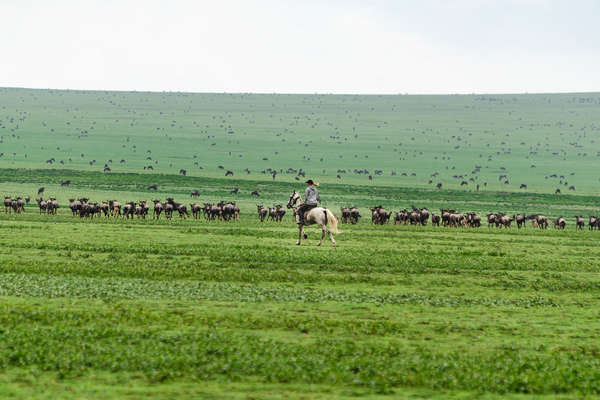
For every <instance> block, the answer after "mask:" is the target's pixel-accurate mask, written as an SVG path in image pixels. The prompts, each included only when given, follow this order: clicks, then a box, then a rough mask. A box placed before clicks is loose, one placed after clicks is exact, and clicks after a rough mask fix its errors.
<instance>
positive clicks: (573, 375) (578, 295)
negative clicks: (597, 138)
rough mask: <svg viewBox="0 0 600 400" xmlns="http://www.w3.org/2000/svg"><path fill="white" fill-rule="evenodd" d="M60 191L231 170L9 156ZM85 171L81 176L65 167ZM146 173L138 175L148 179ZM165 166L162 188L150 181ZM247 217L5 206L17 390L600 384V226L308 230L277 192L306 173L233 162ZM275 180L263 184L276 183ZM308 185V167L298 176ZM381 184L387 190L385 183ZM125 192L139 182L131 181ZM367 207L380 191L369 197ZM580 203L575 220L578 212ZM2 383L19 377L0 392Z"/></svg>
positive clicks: (4, 337) (346, 195)
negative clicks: (129, 169) (301, 231)
mask: <svg viewBox="0 0 600 400" xmlns="http://www.w3.org/2000/svg"><path fill="white" fill-rule="evenodd" d="M2 172H3V176H5V177H6V178H5V181H4V182H0V184H1V185H2V187H3V188H8V189H10V192H11V193H22V194H27V193H30V192H31V191H33V190H35V189H36V188H37V187H39V186H40V185H41V183H44V182H45V185H46V188H47V189H46V190H47V191H48V192H49V194H50V193H52V194H53V195H56V196H57V197H58V198H59V199H60V200H61V201H63V200H64V199H66V198H68V197H76V196H77V195H80V194H88V195H91V197H92V198H93V199H95V200H101V199H103V198H105V197H106V198H119V199H123V200H125V199H132V200H135V199H141V198H151V197H161V198H164V197H166V196H167V195H174V196H176V198H179V199H182V198H184V196H188V193H189V192H190V191H191V189H192V188H200V189H201V190H202V198H201V200H210V199H219V198H231V197H232V196H230V195H229V194H228V193H227V192H228V189H229V187H228V185H229V184H230V183H231V182H230V181H227V180H224V179H215V178H200V177H181V176H177V175H174V176H165V175H158V174H157V175H150V174H145V175H139V176H131V175H127V174H123V175H121V174H102V173H96V172H74V173H71V172H69V171H55V172H52V171H39V170H37V171H36V170H26V171H24V170H3V171H2ZM61 178H68V179H71V180H72V181H73V183H72V185H71V186H70V187H68V188H61V187H60V186H59V185H57V184H56V182H58V180H59V179H61ZM132 178H133V179H132ZM149 182H155V183H157V184H158V185H159V193H155V192H148V191H147V190H146V189H145V187H146V185H147V183H149ZM234 183H235V184H237V185H239V187H240V194H239V195H238V196H239V198H238V199H237V200H238V203H239V204H240V205H241V208H242V218H241V220H240V221H239V222H236V223H223V222H208V221H205V220H204V219H199V220H193V219H188V220H179V219H174V220H173V221H165V220H159V221H153V220H133V221H124V220H122V219H112V218H108V219H105V218H99V219H94V220H87V219H80V218H78V217H72V216H71V215H70V213H69V212H68V210H66V209H65V207H63V208H61V210H60V211H59V214H58V215H57V216H47V215H39V214H38V213H37V210H36V208H35V207H33V206H31V207H27V209H26V212H25V213H24V214H20V215H13V214H1V215H0V296H1V298H2V302H1V305H0V326H1V332H0V341H1V342H2V346H1V347H0V368H1V370H2V371H3V372H2V374H0V382H4V384H3V385H0V386H2V387H3V389H2V390H4V392H5V394H6V397H10V396H13V397H21V398H25V397H27V398H31V397H39V398H45V397H46V398H49V397H55V396H56V395H59V397H65V398H68V397H69V396H71V397H72V398H81V397H85V398H111V397H114V398H124V397H125V398H127V397H129V398H142V397H143V398H148V397H150V398H172V397H174V396H184V397H195V398H216V399H218V398H236V396H237V397H238V398H315V399H317V398H347V397H356V396H360V397H368V398H380V397H383V398H386V397H388V398H389V397H390V396H395V397H406V398H429V397H432V396H437V397H440V398H444V397H446V398H456V397H464V398H475V397H477V398H479V397H486V398H496V397H497V398H500V397H502V398H504V397H506V396H510V397H513V398H521V397H523V396H527V395H531V396H534V397H536V398H537V397H540V396H544V397H546V396H559V397H561V396H562V397H564V398H577V397H580V396H588V397H591V396H595V395H597V394H598V393H600V386H599V382H600V380H599V379H598V378H599V377H600V375H599V374H600V372H599V371H600V358H599V357H598V354H599V352H600V347H598V341H597V337H598V334H599V333H600V323H599V322H598V315H597V309H598V306H599V305H600V304H599V300H598V291H599V290H600V279H599V278H598V276H599V275H598V272H599V269H600V267H599V264H598V261H597V260H598V258H599V257H600V250H598V246H597V241H598V239H599V235H600V232H597V231H594V232H590V231H587V230H586V231H583V232H577V231H575V230H574V228H573V226H572V225H573V224H571V226H569V227H568V229H567V231H554V230H549V231H538V230H533V229H531V228H528V229H527V230H521V231H518V230H516V229H512V230H500V229H495V228H494V229H488V228H487V227H485V228H481V229H478V230H471V229H452V228H433V227H411V226H393V225H388V226H383V227H382V226H372V225H371V224H370V223H369V221H367V220H364V221H363V222H362V223H360V224H358V225H355V226H349V225H344V226H342V230H343V233H342V234H340V235H339V236H338V237H337V239H338V243H339V244H340V248H338V249H334V248H332V247H331V246H330V245H329V244H327V245H325V246H324V247H321V248H318V247H316V246H315V242H316V240H317V237H318V232H317V231H316V230H315V229H309V235H310V237H309V240H308V241H306V242H305V245H304V246H301V247H298V246H295V244H294V243H295V241H294V238H295V233H296V229H295V227H294V225H293V223H292V221H291V219H290V218H286V220H285V221H284V222H283V223H281V224H278V223H273V222H268V223H260V222H259V221H258V220H257V218H256V217H255V216H254V209H255V202H256V199H253V198H250V196H249V191H250V190H251V189H254V188H256V187H259V188H260V190H261V192H262V197H261V200H264V201H265V202H273V203H274V202H277V200H282V199H283V200H282V201H279V202H284V201H285V199H286V197H287V194H288V192H289V191H290V190H291V188H292V187H294V184H290V183H284V182H275V183H273V182H260V181H259V182H253V181H248V180H240V181H237V182H236V181H234ZM259 185H260V186H259ZM296 186H297V185H296ZM326 187H327V191H324V197H325V198H326V199H327V202H328V204H329V206H330V207H332V208H334V209H335V208H337V206H339V205H340V204H344V203H356V204H358V205H359V206H361V207H364V206H366V205H368V204H371V203H372V202H373V201H375V200H374V199H375V198H379V199H380V200H382V201H384V202H386V205H388V206H389V207H392V208H394V207H405V206H407V205H408V204H410V203H413V202H414V203H416V204H418V205H423V204H427V205H428V206H430V205H431V206H432V207H433V206H434V205H440V206H441V205H442V204H444V205H445V206H456V207H457V208H459V209H469V210H471V209H473V210H478V211H479V210H486V209H487V210H491V209H503V210H510V208H511V207H513V206H514V207H515V209H523V208H526V209H529V208H530V209H532V210H533V209H534V208H535V209H537V210H538V211H540V212H548V211H553V210H554V212H561V213H564V214H565V215H567V214H569V213H571V214H573V215H574V214H577V213H587V212H593V211H595V200H594V198H593V197H591V196H590V197H586V196H581V195H580V196H562V197H561V196H553V195H545V194H520V193H493V192H483V193H479V194H476V195H475V196H474V195H473V194H469V193H465V192H458V191H445V190H444V191H435V190H433V191H432V190H424V189H407V188H391V187H388V188H383V187H382V188H373V187H372V186H353V187H352V191H351V192H348V188H347V187H345V186H343V185H339V186H338V185H333V184H332V185H327V186H326ZM376 193H377V194H378V195H376ZM122 196H125V197H122ZM365 213H366V211H365V210H364V209H363V214H365ZM570 222H571V221H570ZM0 393H1V392H0Z"/></svg>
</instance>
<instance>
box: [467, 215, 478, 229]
mask: <svg viewBox="0 0 600 400" xmlns="http://www.w3.org/2000/svg"><path fill="white" fill-rule="evenodd" d="M465 223H466V224H467V225H468V226H470V227H471V228H479V227H480V226H481V217H480V216H479V215H477V214H475V213H474V212H470V213H467V214H466V216H465Z"/></svg>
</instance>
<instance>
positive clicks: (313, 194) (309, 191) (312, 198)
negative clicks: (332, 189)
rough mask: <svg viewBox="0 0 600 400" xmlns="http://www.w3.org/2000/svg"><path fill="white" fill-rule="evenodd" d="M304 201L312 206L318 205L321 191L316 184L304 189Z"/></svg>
mask: <svg viewBox="0 0 600 400" xmlns="http://www.w3.org/2000/svg"><path fill="white" fill-rule="evenodd" d="M304 199H305V200H304V203H305V204H309V205H311V206H316V205H317V203H318V202H319V200H321V199H320V198H319V192H317V188H316V187H314V186H309V187H307V188H306V190H305V191H304Z"/></svg>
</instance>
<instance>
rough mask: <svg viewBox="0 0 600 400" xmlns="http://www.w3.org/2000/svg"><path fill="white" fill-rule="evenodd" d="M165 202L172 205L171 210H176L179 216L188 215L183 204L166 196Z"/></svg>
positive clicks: (184, 216)
mask: <svg viewBox="0 0 600 400" xmlns="http://www.w3.org/2000/svg"><path fill="white" fill-rule="evenodd" d="M167 204H170V205H172V206H173V211H177V212H178V213H179V218H186V217H188V216H189V214H188V212H187V207H186V206H185V205H184V204H181V203H177V202H176V201H175V200H173V198H171V197H169V198H167Z"/></svg>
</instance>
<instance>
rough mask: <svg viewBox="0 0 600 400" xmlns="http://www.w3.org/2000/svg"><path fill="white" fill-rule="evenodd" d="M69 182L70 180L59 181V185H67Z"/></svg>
mask: <svg viewBox="0 0 600 400" xmlns="http://www.w3.org/2000/svg"><path fill="white" fill-rule="evenodd" d="M70 184H71V181H70V180H66V181H61V182H60V186H69V185H70Z"/></svg>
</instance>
